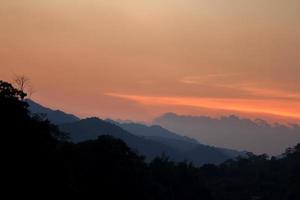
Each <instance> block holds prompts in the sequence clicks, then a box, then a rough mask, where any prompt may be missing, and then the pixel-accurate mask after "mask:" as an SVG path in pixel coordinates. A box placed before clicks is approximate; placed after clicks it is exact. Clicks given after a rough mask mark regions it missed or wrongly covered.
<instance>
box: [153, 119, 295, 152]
mask: <svg viewBox="0 0 300 200" xmlns="http://www.w3.org/2000/svg"><path fill="white" fill-rule="evenodd" d="M154 123H155V124H158V125H160V126H162V127H164V128H166V129H168V130H170V131H173V132H178V133H181V134H184V135H188V136H189V137H193V138H195V139H197V140H199V141H201V142H203V143H205V144H209V145H213V146H219V147H220V146H221V147H225V148H230V149H243V150H246V151H250V152H254V153H257V154H262V153H267V154H271V155H279V154H281V153H282V152H284V151H285V149H286V148H288V147H290V146H295V145H296V144H297V143H299V141H300V125H299V124H278V123H274V124H270V123H269V122H266V121H264V120H262V119H256V120H251V119H243V118H240V117H238V116H234V115H231V116H223V117H220V118H212V117H207V116H185V115H178V114H175V113H167V114H164V115H162V116H160V117H158V118H156V119H155V120H154Z"/></svg>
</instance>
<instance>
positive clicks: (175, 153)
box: [26, 99, 243, 165]
mask: <svg viewBox="0 0 300 200" xmlns="http://www.w3.org/2000/svg"><path fill="white" fill-rule="evenodd" d="M26 101H27V103H28V104H29V110H30V111H31V113H37V114H45V115H46V117H47V118H48V119H49V120H50V121H51V122H52V123H54V124H57V125H59V127H60V129H61V131H64V132H68V133H70V137H71V139H72V141H73V142H75V143H78V142H84V141H87V140H93V139H97V138H98V136H101V135H111V136H113V137H115V138H119V139H121V140H123V141H125V142H126V144H127V145H128V146H129V147H130V148H132V149H133V150H134V151H136V152H138V153H140V154H141V155H144V156H145V157H146V158H147V159H148V160H149V159H153V158H154V157H156V156H160V155H162V154H166V155H168V156H170V158H171V159H173V160H175V161H183V160H188V161H192V162H194V163H195V164H197V165H201V164H204V163H221V162H223V161H225V160H227V159H229V158H233V157H236V156H238V155H241V154H243V153H241V152H238V151H234V150H228V149H221V148H215V147H211V146H206V145H203V144H200V143H199V142H198V141H197V140H195V139H192V138H189V137H186V136H182V135H179V134H177V133H174V132H171V131H169V130H167V129H164V128H162V127H161V126H146V125H144V124H139V123H134V122H128V123H125V122H123V123H120V122H116V121H113V120H106V121H104V120H101V119H98V118H88V119H83V120H80V119H79V118H78V117H76V116H75V115H72V114H68V113H65V112H63V111H60V110H52V109H50V108H47V107H44V106H42V105H40V104H38V103H36V102H34V101H32V100H30V99H28V100H26ZM228 152H230V153H228Z"/></svg>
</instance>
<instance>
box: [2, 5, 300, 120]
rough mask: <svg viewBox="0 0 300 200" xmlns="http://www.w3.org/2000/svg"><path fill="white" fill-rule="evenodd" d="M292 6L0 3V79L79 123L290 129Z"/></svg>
mask: <svg viewBox="0 0 300 200" xmlns="http://www.w3.org/2000/svg"><path fill="white" fill-rule="evenodd" d="M299 11H300V1H299V0H251V1H249V0H151V1H150V0H110V1H109V0H51V1H48V0H1V1H0V78H1V79H5V80H8V81H9V80H11V79H12V77H13V75H14V74H24V75H26V76H28V77H29V78H30V79H31V84H32V85H33V86H34V89H35V91H36V92H35V93H34V94H33V96H32V98H33V99H35V100H37V101H39V102H40V103H43V104H44V105H47V106H50V107H53V108H60V109H64V110H65V111H68V112H72V113H75V114H77V115H79V116H81V117H84V116H90V115H96V116H99V117H112V118H123V119H124V118H125V119H133V120H143V121H145V120H146V121H148V120H150V119H152V118H153V117H155V116H157V115H159V114H161V113H164V112H177V113H181V114H192V115H202V114H204V115H213V116H218V115H223V114H239V115H242V116H248V117H254V118H255V117H263V118H267V119H269V120H271V121H272V120H277V121H287V120H288V121H297V122H300V81H299V77H300V12H299Z"/></svg>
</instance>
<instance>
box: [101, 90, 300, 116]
mask: <svg viewBox="0 0 300 200" xmlns="http://www.w3.org/2000/svg"><path fill="white" fill-rule="evenodd" d="M106 95H108V96H113V97H116V98H122V99H126V100H131V101H135V102H137V103H139V104H143V105H144V106H147V105H148V106H150V105H158V106H162V105H164V106H189V107H195V108H208V109H219V110H225V111H232V112H245V113H254V114H266V115H276V116H281V117H288V118H296V119H300V114H299V113H300V109H299V108H300V102H293V103H287V102H284V101H276V100H259V99H251V100H249V99H226V98H195V97H167V96H141V95H128V94H118V93H107V94H106Z"/></svg>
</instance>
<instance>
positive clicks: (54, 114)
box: [26, 99, 80, 124]
mask: <svg viewBox="0 0 300 200" xmlns="http://www.w3.org/2000/svg"><path fill="white" fill-rule="evenodd" d="M26 102H27V103H28V104H29V110H30V112H31V113H33V114H45V115H46V117H47V118H48V119H49V121H51V122H52V123H54V124H64V123H71V122H76V121H79V120H80V119H79V118H78V117H76V116H75V115H72V114H68V113H65V112H63V111H60V110H52V109H50V108H46V107H44V106H42V105H40V104H38V103H36V102H34V101H32V100H30V99H27V100H26Z"/></svg>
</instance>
